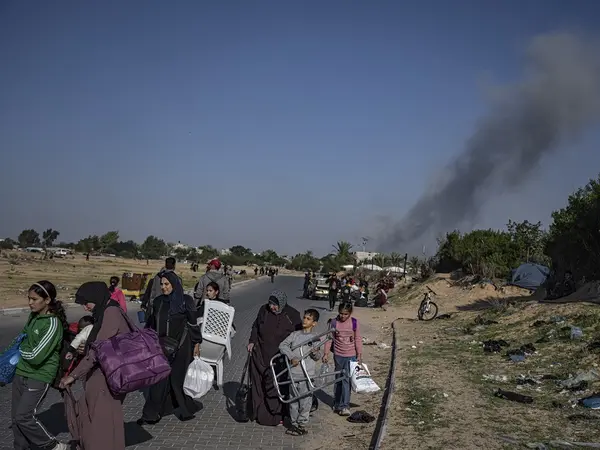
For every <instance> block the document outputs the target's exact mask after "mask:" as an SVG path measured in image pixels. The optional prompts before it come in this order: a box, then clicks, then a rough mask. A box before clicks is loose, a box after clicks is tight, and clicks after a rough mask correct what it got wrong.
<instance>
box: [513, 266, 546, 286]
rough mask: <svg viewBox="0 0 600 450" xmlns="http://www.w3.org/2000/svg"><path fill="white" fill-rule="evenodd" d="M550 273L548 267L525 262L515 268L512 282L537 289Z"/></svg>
mask: <svg viewBox="0 0 600 450" xmlns="http://www.w3.org/2000/svg"><path fill="white" fill-rule="evenodd" d="M548 275H550V269H549V268H548V267H546V266H542V265H540V264H533V263H525V264H521V265H520V266H519V267H517V268H516V269H515V270H513V273H512V276H511V279H510V284H512V285H513V286H518V287H520V288H523V289H530V290H532V291H535V290H536V289H537V288H539V287H540V286H541V285H542V284H544V282H545V281H546V279H547V278H548Z"/></svg>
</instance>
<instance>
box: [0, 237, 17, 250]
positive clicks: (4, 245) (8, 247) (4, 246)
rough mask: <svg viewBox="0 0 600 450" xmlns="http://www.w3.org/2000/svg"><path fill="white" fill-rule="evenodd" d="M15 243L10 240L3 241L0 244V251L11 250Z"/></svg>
mask: <svg viewBox="0 0 600 450" xmlns="http://www.w3.org/2000/svg"><path fill="white" fill-rule="evenodd" d="M15 245H17V243H16V242H15V241H13V240H12V239H10V238H7V239H4V240H3V241H1V242H0V249H2V250H12V249H13V248H14V247H15Z"/></svg>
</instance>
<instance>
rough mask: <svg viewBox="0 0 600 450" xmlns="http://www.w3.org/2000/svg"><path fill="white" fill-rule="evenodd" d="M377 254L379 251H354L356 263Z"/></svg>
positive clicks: (374, 256)
mask: <svg viewBox="0 0 600 450" xmlns="http://www.w3.org/2000/svg"><path fill="white" fill-rule="evenodd" d="M377 256H379V253H377V252H354V257H355V258H356V262H357V263H360V262H362V261H368V260H371V259H373V258H376V257H377Z"/></svg>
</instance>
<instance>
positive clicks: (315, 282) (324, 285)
mask: <svg viewBox="0 0 600 450" xmlns="http://www.w3.org/2000/svg"><path fill="white" fill-rule="evenodd" d="M328 297H329V283H328V282H327V277H325V276H322V275H317V276H315V278H313V279H312V280H311V283H310V285H309V286H308V298H310V299H311V300H318V299H320V298H322V299H326V298H328Z"/></svg>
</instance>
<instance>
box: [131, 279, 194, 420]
mask: <svg viewBox="0 0 600 450" xmlns="http://www.w3.org/2000/svg"><path fill="white" fill-rule="evenodd" d="M160 287H161V291H162V295H159V296H158V297H156V298H155V299H154V302H153V304H152V309H151V314H150V317H148V319H147V322H146V327H147V328H152V329H153V330H155V331H156V332H157V333H158V336H159V339H160V340H161V342H162V343H163V349H164V350H165V355H166V356H167V357H168V358H169V361H170V365H171V374H170V375H169V377H168V378H166V379H164V380H162V381H160V382H159V383H157V384H155V385H153V386H151V387H150V389H149V391H148V395H147V396H146V403H145V404H144V409H143V411H142V417H141V418H140V419H139V420H138V421H137V423H138V425H144V424H155V423H157V422H158V421H160V419H161V418H162V417H164V416H165V415H167V414H169V413H171V412H172V411H173V410H174V409H179V413H178V417H179V420H181V421H186V420H190V419H193V418H194V413H195V412H196V411H197V410H198V407H197V405H196V403H195V402H194V400H193V399H192V398H190V397H188V396H187V395H185V393H184V392H183V382H184V380H185V374H186V372H187V368H188V366H189V365H190V363H191V362H192V361H193V359H194V356H195V355H199V354H200V342H201V341H202V336H201V334H200V327H199V326H198V325H197V317H196V306H195V304H194V299H193V298H192V297H191V296H189V295H184V293H183V287H182V286H181V282H180V280H179V277H178V276H177V275H176V274H175V273H174V272H165V273H163V274H162V277H161V279H160ZM167 347H169V348H170V349H171V351H169V350H168V349H167ZM173 349H174V351H172V350H173Z"/></svg>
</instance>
